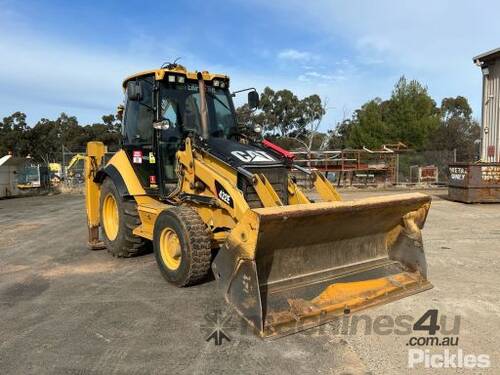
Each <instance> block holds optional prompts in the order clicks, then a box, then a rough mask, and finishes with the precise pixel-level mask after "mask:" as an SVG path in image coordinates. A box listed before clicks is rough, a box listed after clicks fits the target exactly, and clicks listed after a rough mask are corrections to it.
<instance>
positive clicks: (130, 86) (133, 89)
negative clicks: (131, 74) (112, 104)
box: [127, 81, 143, 102]
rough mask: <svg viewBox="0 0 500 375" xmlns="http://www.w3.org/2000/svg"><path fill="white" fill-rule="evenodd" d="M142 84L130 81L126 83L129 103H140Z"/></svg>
mask: <svg viewBox="0 0 500 375" xmlns="http://www.w3.org/2000/svg"><path fill="white" fill-rule="evenodd" d="M142 93H143V91H142V82H141V81H130V82H128V83H127V97H128V100H131V101H137V102H138V101H141V100H142V98H143V94H142Z"/></svg>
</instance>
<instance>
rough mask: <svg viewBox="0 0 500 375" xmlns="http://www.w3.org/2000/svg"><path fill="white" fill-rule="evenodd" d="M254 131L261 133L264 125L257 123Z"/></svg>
mask: <svg viewBox="0 0 500 375" xmlns="http://www.w3.org/2000/svg"><path fill="white" fill-rule="evenodd" d="M253 131H254V132H255V133H257V134H260V133H262V126H261V125H259V124H255V125H254V127H253Z"/></svg>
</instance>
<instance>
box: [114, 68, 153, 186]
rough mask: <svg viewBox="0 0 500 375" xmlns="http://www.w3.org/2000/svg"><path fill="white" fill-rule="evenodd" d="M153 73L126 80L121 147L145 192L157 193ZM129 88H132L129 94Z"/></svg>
mask: <svg viewBox="0 0 500 375" xmlns="http://www.w3.org/2000/svg"><path fill="white" fill-rule="evenodd" d="M154 82H155V80H154V77H153V76H152V75H151V76H144V77H139V78H136V79H135V80H132V81H130V82H128V84H127V92H126V95H125V98H126V100H125V113H124V118H123V127H122V138H123V149H124V150H125V152H126V153H127V156H128V158H129V160H130V163H131V164H132V167H133V168H134V170H135V172H136V175H137V176H138V178H139V181H140V182H141V185H142V186H143V188H144V189H145V190H146V191H147V192H148V194H153V195H156V194H158V193H159V185H158V173H157V157H156V152H155V145H154V144H155V139H154V135H155V132H154V128H153V122H154V120H155V105H154V100H153V98H154V95H153V93H154ZM129 91H134V93H135V92H136V95H133V96H132V97H131V95H130V92H129Z"/></svg>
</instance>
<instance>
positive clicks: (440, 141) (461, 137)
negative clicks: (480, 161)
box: [430, 96, 480, 161]
mask: <svg viewBox="0 0 500 375" xmlns="http://www.w3.org/2000/svg"><path fill="white" fill-rule="evenodd" d="M440 112H441V122H440V124H439V127H438V128H437V129H436V131H435V132H434V134H433V136H432V140H431V141H430V147H431V148H433V149H435V150H448V151H453V150H456V152H457V160H459V161H472V160H474V159H475V157H476V156H477V155H476V147H475V144H476V141H477V140H479V138H480V127H479V124H478V123H477V121H475V120H474V119H473V118H472V109H471V107H470V105H469V102H468V101H467V99H466V98H464V97H463V96H457V97H455V98H444V99H443V100H442V102H441V110H440Z"/></svg>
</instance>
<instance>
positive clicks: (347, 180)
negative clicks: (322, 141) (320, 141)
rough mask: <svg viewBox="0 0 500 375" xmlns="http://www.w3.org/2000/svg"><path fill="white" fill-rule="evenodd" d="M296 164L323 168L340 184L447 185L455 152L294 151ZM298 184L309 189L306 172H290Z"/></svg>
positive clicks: (329, 177) (311, 167)
mask: <svg viewBox="0 0 500 375" xmlns="http://www.w3.org/2000/svg"><path fill="white" fill-rule="evenodd" d="M295 155H296V158H295V163H296V164H298V165H299V166H301V167H305V168H309V169H316V170H320V171H322V172H323V173H324V174H325V175H326V177H327V178H328V179H329V180H330V181H331V182H333V183H334V184H336V185H337V186H339V187H346V186H392V185H401V184H405V185H406V184H438V185H441V184H447V183H448V174H447V170H448V169H447V168H448V164H450V163H453V162H455V161H456V152H455V151H423V152H415V151H412V150H404V149H400V150H392V149H389V148H383V149H382V150H375V151H372V150H368V149H363V150H338V151H313V152H310V153H306V152H295ZM293 174H294V176H295V178H296V180H297V182H298V183H299V185H301V186H303V187H306V188H310V187H311V185H312V183H311V182H310V180H309V179H308V178H307V175H306V174H304V173H303V172H300V171H293Z"/></svg>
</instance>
